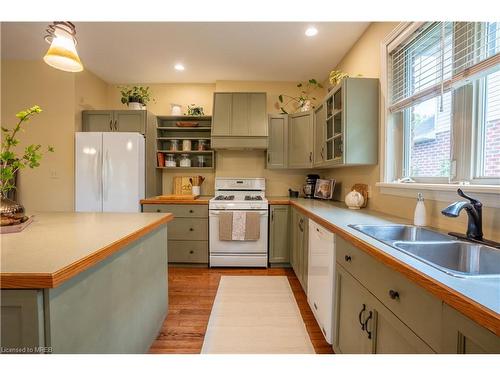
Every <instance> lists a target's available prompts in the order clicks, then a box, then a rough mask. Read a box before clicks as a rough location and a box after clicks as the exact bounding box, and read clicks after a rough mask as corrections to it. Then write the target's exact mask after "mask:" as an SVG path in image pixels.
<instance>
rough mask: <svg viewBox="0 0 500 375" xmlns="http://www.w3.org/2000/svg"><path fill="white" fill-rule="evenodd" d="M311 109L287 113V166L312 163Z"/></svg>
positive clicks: (304, 165)
mask: <svg viewBox="0 0 500 375" xmlns="http://www.w3.org/2000/svg"><path fill="white" fill-rule="evenodd" d="M313 115H314V113H313V111H306V112H298V113H293V114H291V115H288V168H311V167H312V165H313Z"/></svg>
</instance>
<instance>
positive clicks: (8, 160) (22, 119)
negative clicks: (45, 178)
mask: <svg viewBox="0 0 500 375" xmlns="http://www.w3.org/2000/svg"><path fill="white" fill-rule="evenodd" d="M40 112H42V109H41V108H40V107H39V106H37V105H35V106H33V107H31V108H28V109H26V110H24V111H21V112H19V113H17V114H16V117H17V118H18V119H19V121H18V123H17V125H16V126H14V128H13V129H7V128H5V127H3V126H2V146H1V152H0V167H1V172H0V173H1V174H0V193H1V194H2V196H3V197H5V196H7V193H8V192H9V191H10V190H13V189H15V188H16V187H15V186H14V176H15V174H16V172H17V171H18V170H20V169H23V168H26V167H29V168H31V169H33V168H36V167H38V166H40V160H41V159H42V156H43V152H42V151H41V148H42V145H39V144H32V145H29V146H26V147H25V148H24V152H23V153H22V154H21V153H20V154H16V152H15V150H14V148H15V147H16V146H17V145H18V144H19V139H18V138H17V137H16V136H17V133H18V132H19V131H24V129H23V128H22V126H21V125H22V124H23V123H26V122H28V121H29V120H30V118H31V117H32V116H34V115H36V114H38V113H40ZM47 151H48V152H54V148H53V147H52V146H48V147H47Z"/></svg>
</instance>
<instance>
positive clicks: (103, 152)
mask: <svg viewBox="0 0 500 375" xmlns="http://www.w3.org/2000/svg"><path fill="white" fill-rule="evenodd" d="M144 150H145V141H144V136H143V135H141V134H139V133H126V132H123V133H111V132H110V133H101V132H77V133H76V138H75V169H76V171H75V210H76V211H80V212H139V211H140V203H139V200H141V199H143V198H144V194H145V193H144V191H145V151H144Z"/></svg>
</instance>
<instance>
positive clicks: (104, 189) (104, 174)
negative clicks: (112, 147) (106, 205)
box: [102, 150, 109, 200]
mask: <svg viewBox="0 0 500 375" xmlns="http://www.w3.org/2000/svg"><path fill="white" fill-rule="evenodd" d="M108 160H109V152H108V150H106V156H105V157H104V161H103V163H102V197H103V200H107V199H108V174H109V170H108Z"/></svg>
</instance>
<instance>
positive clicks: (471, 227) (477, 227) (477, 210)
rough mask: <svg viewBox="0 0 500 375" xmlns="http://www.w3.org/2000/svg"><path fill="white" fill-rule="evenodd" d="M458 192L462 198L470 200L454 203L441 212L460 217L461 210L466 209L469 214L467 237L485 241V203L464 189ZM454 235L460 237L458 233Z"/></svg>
mask: <svg viewBox="0 0 500 375" xmlns="http://www.w3.org/2000/svg"><path fill="white" fill-rule="evenodd" d="M457 193H458V195H460V196H461V197H462V198H465V199H468V200H469V202H466V201H458V202H455V203H452V204H450V205H449V206H448V207H446V208H445V209H444V210H442V211H441V213H442V214H443V215H445V216H448V217H458V215H460V212H461V211H462V210H465V212H467V216H468V221H467V233H466V236H465V237H466V239H468V240H472V241H478V242H480V241H483V204H482V203H481V202H480V201H478V200H477V199H474V198H472V197H469V196H468V195H466V194H465V193H464V192H463V191H462V189H458V190H457ZM450 234H451V233H450ZM453 235H455V236H457V237H458V235H457V234H456V233H454V234H453ZM461 237H463V235H461Z"/></svg>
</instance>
